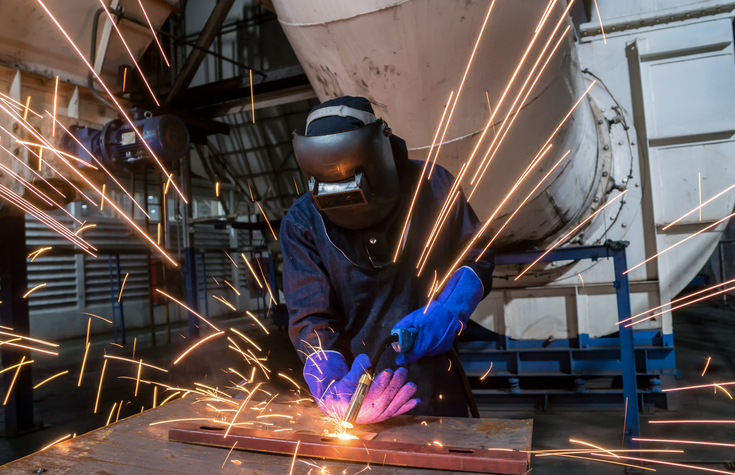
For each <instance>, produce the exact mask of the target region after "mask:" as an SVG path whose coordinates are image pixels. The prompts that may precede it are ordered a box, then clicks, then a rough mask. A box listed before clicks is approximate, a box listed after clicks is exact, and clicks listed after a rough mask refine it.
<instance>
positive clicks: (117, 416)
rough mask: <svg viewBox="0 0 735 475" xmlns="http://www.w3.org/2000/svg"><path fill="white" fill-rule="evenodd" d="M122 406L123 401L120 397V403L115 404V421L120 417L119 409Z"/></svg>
mask: <svg viewBox="0 0 735 475" xmlns="http://www.w3.org/2000/svg"><path fill="white" fill-rule="evenodd" d="M128 404H130V403H128ZM128 404H125V405H126V406H127V405H128ZM122 406H123V402H122V399H120V404H119V405H118V406H117V415H116V416H115V422H117V421H118V419H120V410H121V409H122Z"/></svg>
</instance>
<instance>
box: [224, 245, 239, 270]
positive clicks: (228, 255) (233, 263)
mask: <svg viewBox="0 0 735 475" xmlns="http://www.w3.org/2000/svg"><path fill="white" fill-rule="evenodd" d="M222 252H224V253H225V256H227V258H228V259H229V260H230V261H231V262H232V265H234V266H235V267H237V264H236V263H235V261H234V260H232V257H230V254H229V253H228V252H227V251H225V250H224V249H223V250H222Z"/></svg>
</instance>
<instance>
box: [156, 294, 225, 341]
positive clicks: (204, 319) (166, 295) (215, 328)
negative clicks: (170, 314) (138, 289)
mask: <svg viewBox="0 0 735 475" xmlns="http://www.w3.org/2000/svg"><path fill="white" fill-rule="evenodd" d="M156 292H158V293H159V294H161V295H163V296H165V297H168V298H170V299H171V300H173V301H174V302H176V303H177V304H179V305H181V306H182V307H184V308H185V309H186V310H188V311H189V312H191V313H193V314H194V315H196V316H197V317H199V319H200V320H203V321H205V322H206V323H207V324H208V325H209V326H210V327H212V328H214V330H215V331H219V328H217V327H216V326H214V325H213V324H212V323H210V322H209V320H207V319H206V318H204V317H202V316H201V315H199V314H198V313H196V312H195V311H194V310H192V309H190V308H189V307H187V306H186V305H184V304H183V303H181V302H179V301H178V300H176V299H175V298H173V297H171V296H170V295H168V294H167V293H165V292H162V291H161V290H160V289H156Z"/></svg>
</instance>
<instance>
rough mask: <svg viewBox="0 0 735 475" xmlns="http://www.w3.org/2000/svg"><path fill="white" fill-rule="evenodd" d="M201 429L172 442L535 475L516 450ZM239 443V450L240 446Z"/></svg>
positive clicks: (181, 430)
mask: <svg viewBox="0 0 735 475" xmlns="http://www.w3.org/2000/svg"><path fill="white" fill-rule="evenodd" d="M224 433H225V428H223V427H212V426H206V425H204V426H202V425H201V424H192V423H182V424H177V425H176V426H174V427H172V428H170V429H169V431H168V438H169V441H172V442H184V443H188V444H197V445H207V446H215V447H223V448H227V449H230V448H231V447H233V445H234V446H235V449H236V450H249V451H255V452H265V453H271V454H283V455H291V456H292V455H293V454H294V451H295V450H296V445H297V443H298V444H299V450H298V455H299V456H303V457H314V458H322V459H330V460H341V461H349V462H361V463H369V464H373V465H392V466H399V467H414V468H430V469H439V470H453V471H461V472H479V473H495V474H503V475H506V474H507V475H522V474H524V473H526V472H527V471H528V469H529V455H528V454H527V453H523V452H518V451H514V450H511V449H475V448H465V447H451V446H442V447H440V446H437V445H418V444H410V443H405V442H389V441H381V440H359V439H357V440H355V439H352V440H350V439H346V440H345V439H339V438H336V437H327V436H320V435H314V434H299V433H293V434H288V435H283V436H280V435H279V436H275V435H274V434H273V432H270V431H263V430H256V429H244V428H232V429H231V430H230V432H229V434H228V435H227V438H225V437H224ZM235 442H237V444H236V445H235Z"/></svg>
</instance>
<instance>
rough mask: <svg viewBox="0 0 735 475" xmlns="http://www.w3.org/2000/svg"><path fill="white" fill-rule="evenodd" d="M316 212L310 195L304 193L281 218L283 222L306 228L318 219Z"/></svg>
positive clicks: (317, 212)
mask: <svg viewBox="0 0 735 475" xmlns="http://www.w3.org/2000/svg"><path fill="white" fill-rule="evenodd" d="M318 214H319V211H318V210H317V209H316V206H315V205H314V200H313V199H312V197H311V195H310V194H309V193H304V194H303V195H301V197H300V198H298V199H297V200H296V201H294V202H293V204H292V205H291V207H290V208H289V209H288V213H286V216H285V217H284V218H283V223H288V224H293V225H296V226H298V227H307V228H308V227H311V226H313V224H314V222H315V220H316V219H318ZM282 226H283V225H282Z"/></svg>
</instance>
